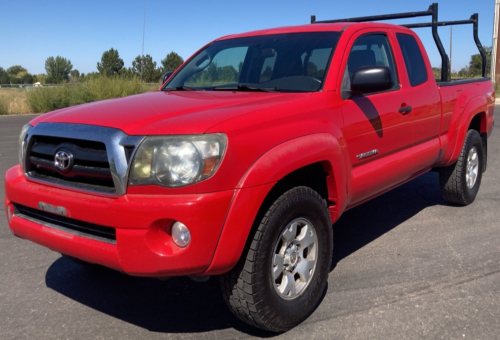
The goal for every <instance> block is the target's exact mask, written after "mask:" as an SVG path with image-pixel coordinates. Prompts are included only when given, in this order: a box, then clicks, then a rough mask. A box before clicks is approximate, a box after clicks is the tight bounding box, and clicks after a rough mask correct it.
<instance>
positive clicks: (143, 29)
mask: <svg viewBox="0 0 500 340" xmlns="http://www.w3.org/2000/svg"><path fill="white" fill-rule="evenodd" d="M146 1H147V0H144V24H143V26H142V53H141V83H142V72H144V35H145V34H146Z"/></svg>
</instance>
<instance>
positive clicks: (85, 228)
mask: <svg viewBox="0 0 500 340" xmlns="http://www.w3.org/2000/svg"><path fill="white" fill-rule="evenodd" d="M14 216H18V217H21V218H24V219H27V220H29V221H32V222H35V223H37V224H41V225H44V226H47V227H49V228H54V229H57V230H61V231H64V232H67V233H70V234H74V235H78V236H82V237H87V238H91V239H94V240H98V241H102V242H107V243H111V244H116V230H115V229H114V228H111V227H105V226H101V225H98V224H93V223H88V222H83V221H79V220H75V219H72V218H68V217H64V216H59V215H56V214H52V213H48V212H46V211H41V210H37V209H33V208H29V207H26V206H24V205H20V204H14Z"/></svg>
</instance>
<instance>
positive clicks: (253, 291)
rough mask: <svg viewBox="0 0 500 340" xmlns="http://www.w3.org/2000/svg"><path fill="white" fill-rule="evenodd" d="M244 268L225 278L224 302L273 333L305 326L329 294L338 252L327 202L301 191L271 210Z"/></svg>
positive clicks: (244, 260)
mask: <svg viewBox="0 0 500 340" xmlns="http://www.w3.org/2000/svg"><path fill="white" fill-rule="evenodd" d="M251 237H253V239H252V240H251V244H250V246H249V247H248V248H247V249H246V250H245V252H244V253H243V255H242V258H241V260H240V261H239V263H238V265H237V266H236V267H235V268H234V269H233V270H231V271H230V272H229V273H227V274H225V275H223V276H222V277H221V286H222V291H223V295H224V298H225V300H226V302H227V304H228V305H229V308H230V309H231V311H232V312H233V313H234V314H235V315H236V316H237V317H238V318H240V319H241V320H243V321H244V322H246V323H249V324H251V325H253V326H256V327H258V328H261V329H264V330H269V331H273V332H283V331H287V330H289V329H291V328H293V327H294V326H296V325H298V324H299V323H301V322H302V321H303V320H305V319H306V318H307V317H308V316H309V315H310V314H311V313H312V312H313V311H314V309H315V308H316V306H317V305H318V303H319V300H320V298H321V296H322V294H323V291H324V290H325V286H326V282H327V278H328V273H329V269H330V264H331V258H332V250H333V230H332V225H331V220H330V216H329V213H328V207H327V205H326V202H325V200H324V199H323V198H321V196H320V195H319V194H318V193H317V192H315V191H314V190H312V189H310V188H308V187H296V188H293V189H291V190H289V191H287V192H286V193H284V194H283V195H282V196H281V197H279V198H278V199H277V200H276V201H275V202H274V203H273V204H272V205H271V207H270V208H269V209H268V211H267V212H266V214H265V215H264V217H263V218H262V220H261V221H260V224H259V225H258V227H257V230H256V231H255V233H254V234H253V235H251Z"/></svg>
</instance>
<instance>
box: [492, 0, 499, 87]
mask: <svg viewBox="0 0 500 340" xmlns="http://www.w3.org/2000/svg"><path fill="white" fill-rule="evenodd" d="M499 11H500V0H495V19H494V22H493V44H492V47H493V51H492V53H491V79H493V82H496V81H497V79H500V58H499V56H498V50H499V49H500V41H499V40H498V35H499V33H500V27H499V25H498V21H499V15H500V12H499Z"/></svg>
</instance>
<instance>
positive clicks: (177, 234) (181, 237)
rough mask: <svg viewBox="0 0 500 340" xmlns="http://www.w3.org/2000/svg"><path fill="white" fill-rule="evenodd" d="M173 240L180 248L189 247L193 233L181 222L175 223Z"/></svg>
mask: <svg viewBox="0 0 500 340" xmlns="http://www.w3.org/2000/svg"><path fill="white" fill-rule="evenodd" d="M172 238H173V239H174V242H175V244H177V245H178V246H179V247H181V248H184V247H187V245H188V244H189V242H191V233H190V232H189V229H188V228H187V227H186V226H185V225H184V224H183V223H181V222H175V223H174V225H173V226H172Z"/></svg>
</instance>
